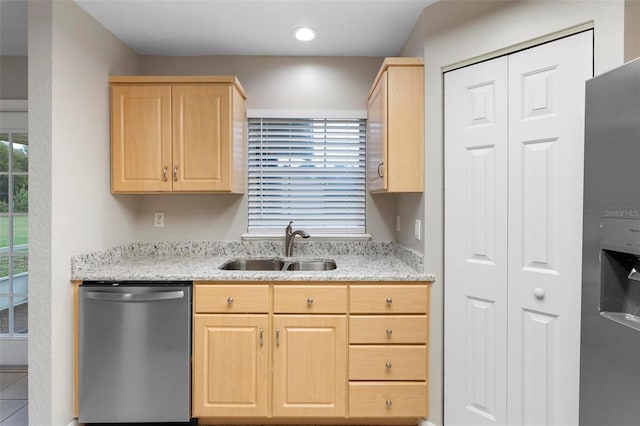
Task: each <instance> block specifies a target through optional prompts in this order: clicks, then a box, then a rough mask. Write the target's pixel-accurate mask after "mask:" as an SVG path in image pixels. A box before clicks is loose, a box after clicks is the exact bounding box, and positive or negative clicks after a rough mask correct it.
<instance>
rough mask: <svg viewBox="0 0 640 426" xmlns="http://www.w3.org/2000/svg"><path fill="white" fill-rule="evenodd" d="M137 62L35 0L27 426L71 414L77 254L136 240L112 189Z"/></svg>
mask: <svg viewBox="0 0 640 426" xmlns="http://www.w3.org/2000/svg"><path fill="white" fill-rule="evenodd" d="M138 69H139V58H138V56H137V55H136V54H135V53H134V52H132V51H131V50H130V49H128V48H127V47H125V46H124V45H123V44H122V43H121V42H120V41H118V40H117V39H116V38H115V37H114V36H113V35H112V34H111V33H109V32H108V31H107V30H105V29H104V28H103V27H102V26H101V25H99V24H98V23H97V22H95V21H94V20H93V18H91V17H89V16H88V15H87V14H86V13H85V12H84V11H82V9H80V8H79V7H78V6H77V5H76V4H75V3H74V2H71V1H55V2H50V1H38V2H29V81H30V82H31V84H30V87H29V109H30V110H29V133H30V154H31V158H30V163H31V164H30V167H29V168H30V170H31V176H30V188H29V189H30V190H29V204H30V207H31V212H30V227H29V240H30V258H29V276H30V292H29V293H30V301H29V304H30V306H29V422H30V424H35V425H67V424H69V422H70V421H71V419H72V418H73V400H72V396H73V390H72V389H73V387H72V385H73V381H72V379H73V374H72V371H73V370H72V358H73V356H72V354H73V352H72V313H73V306H72V300H71V285H70V282H69V273H70V257H71V256H72V255H74V254H78V253H82V252H87V251H91V250H97V249H102V248H106V247H110V246H113V245H116V244H120V243H123V242H126V241H131V240H132V239H133V236H134V235H135V209H136V201H137V200H136V199H135V198H130V199H118V198H115V197H112V196H111V195H110V193H109V97H108V93H109V86H108V84H107V77H108V75H109V74H112V73H132V74H135V73H137V72H138Z"/></svg>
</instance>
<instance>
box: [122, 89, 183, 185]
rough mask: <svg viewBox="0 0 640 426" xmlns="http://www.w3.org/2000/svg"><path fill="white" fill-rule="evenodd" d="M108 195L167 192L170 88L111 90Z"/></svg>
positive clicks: (169, 143) (169, 182) (169, 142)
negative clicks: (109, 191)
mask: <svg viewBox="0 0 640 426" xmlns="http://www.w3.org/2000/svg"><path fill="white" fill-rule="evenodd" d="M111 110H112V111H111V192H113V193H118V192H154V191H171V180H170V179H169V178H168V174H169V173H170V167H171V88H170V86H135V85H126V86H113V87H112V92H111Z"/></svg>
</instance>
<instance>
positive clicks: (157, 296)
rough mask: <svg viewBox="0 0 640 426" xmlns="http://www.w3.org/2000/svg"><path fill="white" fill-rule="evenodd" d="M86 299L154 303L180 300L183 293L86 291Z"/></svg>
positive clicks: (180, 291)
mask: <svg viewBox="0 0 640 426" xmlns="http://www.w3.org/2000/svg"><path fill="white" fill-rule="evenodd" d="M85 297H86V298H87V299H94V300H104V301H107V302H131V303H135V302H155V301H159V300H172V299H182V298H183V297H184V291H182V290H179V291H156V292H149V293H109V292H106V291H87V292H85Z"/></svg>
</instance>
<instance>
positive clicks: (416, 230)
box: [413, 219, 422, 240]
mask: <svg viewBox="0 0 640 426" xmlns="http://www.w3.org/2000/svg"><path fill="white" fill-rule="evenodd" d="M421 225H422V222H421V221H420V220H418V219H416V224H415V226H414V228H413V236H414V237H415V239H416V240H420V235H421V234H420V227H421Z"/></svg>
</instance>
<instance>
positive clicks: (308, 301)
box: [307, 297, 313, 305]
mask: <svg viewBox="0 0 640 426" xmlns="http://www.w3.org/2000/svg"><path fill="white" fill-rule="evenodd" d="M307 305H313V297H309V298H308V299H307Z"/></svg>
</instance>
